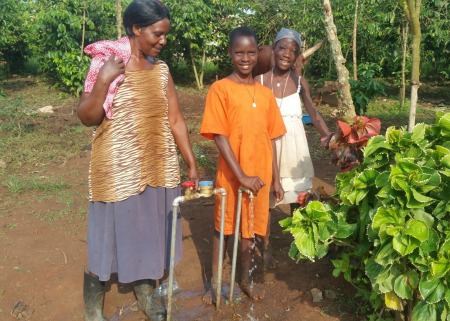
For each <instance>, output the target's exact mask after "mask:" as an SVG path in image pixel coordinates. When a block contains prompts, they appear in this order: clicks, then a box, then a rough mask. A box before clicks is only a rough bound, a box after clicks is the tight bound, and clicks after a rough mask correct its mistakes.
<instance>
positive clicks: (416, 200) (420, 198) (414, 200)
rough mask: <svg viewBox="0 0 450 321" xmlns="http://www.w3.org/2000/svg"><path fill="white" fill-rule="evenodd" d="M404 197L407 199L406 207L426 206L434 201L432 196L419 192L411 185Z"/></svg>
mask: <svg viewBox="0 0 450 321" xmlns="http://www.w3.org/2000/svg"><path fill="white" fill-rule="evenodd" d="M406 197H407V199H408V203H407V207H408V208H425V207H426V206H428V205H430V204H432V203H433V202H435V201H436V200H435V199H434V198H431V197H428V196H425V195H423V194H421V193H419V192H418V191H417V190H415V189H414V188H412V187H411V190H410V193H407V194H406Z"/></svg>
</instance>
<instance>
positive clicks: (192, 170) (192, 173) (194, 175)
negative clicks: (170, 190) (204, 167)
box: [188, 164, 199, 191]
mask: <svg viewBox="0 0 450 321" xmlns="http://www.w3.org/2000/svg"><path fill="white" fill-rule="evenodd" d="M188 176H189V180H191V181H192V182H194V183H195V189H194V191H197V190H198V181H199V177H198V169H197V165H196V164H194V166H191V167H189V168H188Z"/></svg>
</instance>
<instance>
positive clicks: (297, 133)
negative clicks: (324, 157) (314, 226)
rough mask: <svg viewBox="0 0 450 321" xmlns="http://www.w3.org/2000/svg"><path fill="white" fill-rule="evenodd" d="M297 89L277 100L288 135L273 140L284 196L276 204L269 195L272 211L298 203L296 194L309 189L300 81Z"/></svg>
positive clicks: (311, 173)
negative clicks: (281, 206)
mask: <svg viewBox="0 0 450 321" xmlns="http://www.w3.org/2000/svg"><path fill="white" fill-rule="evenodd" d="M262 81H263V80H262V77H261V82H262ZM297 88H298V89H297V92H295V93H293V94H292V95H289V96H286V97H284V98H276V100H277V103H278V107H279V108H280V112H281V116H282V117H283V121H284V125H285V126H286V131H287V132H286V134H285V135H284V136H282V137H280V138H278V139H276V140H275V144H276V146H277V162H278V169H279V172H280V180H281V185H282V186H283V189H284V192H285V194H284V198H283V200H281V201H280V202H279V203H275V198H274V197H273V195H272V193H270V194H271V199H270V207H271V208H273V207H275V206H276V205H279V204H290V203H297V195H298V193H299V192H303V191H307V190H309V189H310V188H311V187H312V179H313V177H314V168H313V164H312V160H311V156H310V154H309V148H308V141H307V139H306V133H305V128H304V127H303V122H302V102H301V100H300V95H299V93H300V90H301V87H300V77H299V78H298V87H297Z"/></svg>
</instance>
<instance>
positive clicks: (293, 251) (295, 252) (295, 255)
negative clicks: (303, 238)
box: [289, 241, 299, 261]
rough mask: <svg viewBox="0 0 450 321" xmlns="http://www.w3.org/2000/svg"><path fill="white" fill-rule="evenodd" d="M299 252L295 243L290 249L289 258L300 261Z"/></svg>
mask: <svg viewBox="0 0 450 321" xmlns="http://www.w3.org/2000/svg"><path fill="white" fill-rule="evenodd" d="M298 254H299V251H298V248H297V246H296V245H295V241H294V242H292V243H291V247H290V248H289V257H290V258H291V259H293V260H295V261H297V260H298V259H299V257H298Z"/></svg>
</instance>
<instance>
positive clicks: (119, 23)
mask: <svg viewBox="0 0 450 321" xmlns="http://www.w3.org/2000/svg"><path fill="white" fill-rule="evenodd" d="M116 23H117V39H120V38H122V26H123V22H122V0H116Z"/></svg>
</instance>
